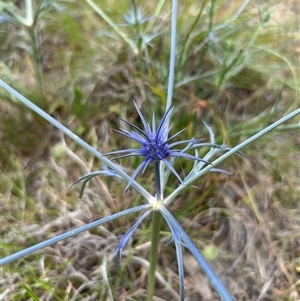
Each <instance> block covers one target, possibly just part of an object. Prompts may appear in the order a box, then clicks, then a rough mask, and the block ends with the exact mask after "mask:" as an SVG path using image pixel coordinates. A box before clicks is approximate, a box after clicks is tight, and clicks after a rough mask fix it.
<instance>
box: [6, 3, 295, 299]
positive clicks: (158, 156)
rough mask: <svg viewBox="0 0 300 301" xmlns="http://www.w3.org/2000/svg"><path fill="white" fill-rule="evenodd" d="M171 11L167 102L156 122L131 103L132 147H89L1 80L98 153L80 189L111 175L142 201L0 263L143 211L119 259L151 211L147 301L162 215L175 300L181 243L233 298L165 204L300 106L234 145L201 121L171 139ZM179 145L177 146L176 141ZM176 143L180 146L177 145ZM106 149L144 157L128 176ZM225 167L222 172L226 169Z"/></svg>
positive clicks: (215, 284) (126, 133) (151, 291)
mask: <svg viewBox="0 0 300 301" xmlns="http://www.w3.org/2000/svg"><path fill="white" fill-rule="evenodd" d="M89 2H91V1H89ZM176 11H177V1H176V0H173V8H172V28H171V52H170V71H169V82H168V94H167V105H166V112H165V114H164V115H163V117H162V118H161V120H160V122H159V123H157V122H156V120H155V117H154V114H153V119H152V126H150V125H149V124H148V123H147V121H146V120H145V118H144V116H143V114H142V112H141V110H140V109H139V108H138V106H137V105H136V103H134V105H135V107H136V110H137V112H138V114H139V116H140V119H141V121H142V123H143V127H144V128H143V129H141V128H139V127H137V126H136V125H134V124H132V123H130V122H128V121H126V120H123V122H125V123H126V124H127V125H129V126H130V127H131V128H132V131H127V130H124V129H122V130H121V131H119V133H120V134H122V135H124V136H126V137H127V138H129V139H133V140H135V141H136V142H138V143H139V144H140V147H139V148H137V149H125V150H116V151H112V152H110V153H107V154H101V153H100V152H99V151H98V150H96V149H94V148H93V147H92V146H90V145H89V144H87V143H86V142H84V141H83V140H82V139H80V138H79V137H78V136H76V135H75V134H74V133H73V132H72V131H70V130H69V129H67V128H66V127H64V126H63V125H62V124H60V123H59V122H58V121H57V120H55V119H54V118H52V117H51V116H50V115H48V114H47V113H46V112H44V111H43V110H41V109H40V108H39V107H37V106H36V105H35V104H33V103H32V102H31V101H30V100H28V99H27V98H25V97H24V96H22V95H21V94H19V93H18V92H17V91H16V90H14V89H13V88H12V87H10V86H9V85H8V84H6V83H5V82H3V81H2V80H0V85H1V87H2V88H4V89H6V90H7V91H8V92H10V93H11V94H13V95H14V96H15V97H16V98H17V99H18V100H20V101H21V102H22V103H23V104H25V105H27V106H28V107H29V108H31V109H32V110H33V111H35V112H36V113H38V114H39V115H40V116H42V117H43V118H45V119H46V120H47V121H49V122H50V123H51V124H53V125H54V126H56V127H57V128H58V129H59V130H61V131H62V132H63V133H64V134H66V135H67V136H69V137H70V138H71V139H73V140H74V141H76V142H77V143H78V144H79V145H81V146H82V147H84V148H85V149H86V150H88V151H89V152H91V153H92V154H93V155H95V156H96V157H97V158H98V159H100V160H101V161H102V163H103V168H102V170H100V171H95V172H92V173H89V174H87V175H84V176H83V177H81V178H79V179H78V180H77V181H76V182H75V183H74V184H76V183H78V182H82V189H83V188H84V186H85V184H86V183H87V181H89V180H90V179H91V178H92V177H94V176H99V175H102V176H110V177H115V178H117V179H118V180H122V181H123V182H125V183H126V184H125V185H126V186H125V192H126V191H127V190H128V189H130V188H132V189H135V190H136V191H137V192H138V193H139V194H140V195H141V196H142V197H143V198H144V199H145V201H146V204H143V205H140V206H136V207H132V208H129V209H126V210H124V211H121V212H119V213H116V214H113V215H110V216H106V217H104V218H102V219H100V220H97V221H94V222H91V223H89V224H87V225H84V226H81V227H78V228H76V229H73V230H71V231H68V232H66V233H63V234H61V235H58V236H56V237H53V238H51V239H48V240H45V241H43V242H41V243H38V244H36V245H34V246H32V247H29V248H27V249H24V250H22V251H19V252H17V253H15V254H12V255H9V256H7V257H5V258H2V259H1V260H0V266H2V265H4V264H8V263H10V262H13V261H15V260H18V259H19V258H21V257H24V256H26V255H29V254H31V253H33V252H35V251H37V250H40V249H43V248H45V247H47V246H49V245H52V244H55V243H57V242H59V241H61V240H63V239H66V238H69V237H72V236H74V235H76V234H79V233H81V232H84V231H86V230H89V229H92V228H94V227H97V226H99V225H101V224H104V223H106V222H109V221H112V220H114V219H117V218H119V217H122V216H125V215H128V214H131V213H134V212H139V211H143V213H142V214H141V215H140V217H139V218H138V220H137V221H136V222H135V224H134V225H133V226H132V227H131V228H130V229H129V230H128V231H127V232H126V234H125V235H124V236H123V237H122V239H121V240H120V243H119V244H118V246H117V247H116V249H115V254H116V259H117V260H119V259H120V257H121V253H122V250H123V248H124V246H125V244H126V243H127V241H128V240H129V238H130V237H131V236H132V234H133V232H134V231H135V229H136V228H137V227H138V226H139V225H140V223H141V222H142V221H143V220H144V219H145V218H146V217H147V216H148V215H149V214H150V213H152V215H153V217H152V218H153V222H152V229H151V230H152V231H151V233H152V237H151V253H150V268H149V273H148V288H147V290H148V293H147V296H148V300H149V301H151V300H152V299H153V296H154V283H155V271H156V262H157V251H158V239H159V232H160V224H161V220H162V218H164V219H165V220H166V222H167V224H168V226H169V228H170V232H171V234H172V241H173V242H174V244H175V247H176V255H177V263H178V273H179V283H180V300H184V269H183V256H182V248H183V247H185V248H187V249H189V250H190V252H191V253H192V255H193V256H194V257H195V259H196V260H197V262H198V264H199V266H200V267H201V268H202V270H203V272H204V273H205V275H206V276H207V278H208V279H209V281H210V283H211V285H212V286H213V287H214V288H215V290H216V291H217V292H218V293H219V295H220V297H221V298H222V299H223V300H225V301H231V300H233V298H232V296H231V295H230V293H229V292H228V291H227V289H226V288H225V287H224V286H223V284H222V283H221V281H220V279H219V278H218V276H217V275H216V274H215V273H214V271H213V269H212V268H211V267H210V265H209V264H208V263H207V262H206V261H205V259H204V258H203V256H202V255H201V253H200V251H199V250H198V249H197V248H196V246H195V245H194V243H193V242H192V240H191V239H190V238H189V236H188V235H187V234H186V232H185V231H184V230H183V228H182V227H181V226H180V224H179V223H178V222H177V220H176V219H175V218H174V217H173V215H172V214H171V213H170V212H169V210H168V209H167V207H168V205H169V204H170V203H171V202H172V201H173V200H174V199H175V198H176V197H177V196H178V195H179V194H180V193H181V192H182V190H184V189H185V187H187V186H189V185H191V184H192V183H193V182H194V181H195V180H196V179H198V178H199V177H200V176H203V175H204V174H205V173H206V172H208V171H218V172H225V171H223V170H220V169H217V168H216V166H217V165H218V164H219V163H220V162H222V161H223V160H224V159H226V158H227V157H229V156H231V155H232V154H235V153H238V152H240V150H241V149H242V148H243V147H245V146H246V145H249V144H250V143H252V142H253V141H255V140H256V139H258V138H260V137H261V136H263V135H264V134H266V133H268V132H269V131H271V130H272V129H274V128H275V127H277V126H278V125H280V124H282V123H284V122H285V121H287V120H289V119H291V118H292V117H294V116H296V115H297V114H299V113H300V109H297V110H295V111H293V112H292V113H290V114H288V115H286V116H285V117H283V118H281V119H280V120H278V121H277V122H275V123H273V124H272V125H270V126H268V127H267V128H265V129H263V130H262V131H260V132H259V133H257V134H256V135H254V136H252V137H251V138H249V139H247V140H246V141H244V142H242V143H241V144H239V145H238V146H236V147H234V148H228V147H227V146H226V145H216V143H215V140H214V134H213V132H212V130H211V129H210V128H209V126H208V125H206V124H205V123H204V125H205V126H206V128H207V130H208V132H209V135H210V143H203V142H202V140H201V139H196V138H195V139H191V140H181V141H177V142H173V141H174V140H173V139H174V138H175V137H177V136H178V135H179V134H182V132H183V130H181V131H179V132H178V133H175V134H173V135H172V134H170V131H171V126H170V118H171V116H172V113H173V107H172V90H173V81H174V70H175V46H176ZM180 146H181V147H180ZM201 146H206V147H207V146H208V147H210V150H209V151H208V152H207V154H206V155H205V156H204V157H203V158H199V156H198V148H200V147H201ZM177 147H179V149H177ZM191 149H193V150H194V152H195V153H194V155H190V154H188V153H187V151H188V150H191ZM216 154H219V157H218V158H217V159H214V160H213V158H214V157H215V155H216ZM110 155H113V156H114V155H116V156H114V157H113V160H116V159H120V158H123V157H128V156H140V157H142V158H143V161H142V162H141V163H140V165H139V166H138V167H137V169H136V170H135V171H134V172H133V174H132V175H131V176H130V175H128V174H127V173H126V172H125V171H124V169H123V168H122V167H121V166H120V165H117V164H115V163H114V162H113V161H112V160H109V159H108V158H107V157H108V156H110ZM179 159H182V160H186V159H188V160H192V161H194V165H193V168H192V169H191V170H190V172H189V173H188V174H187V175H186V176H185V177H184V178H181V177H180V175H179V174H178V171H176V170H175V169H174V167H173V166H174V162H175V160H179ZM148 167H149V168H153V170H154V176H155V183H156V189H155V194H154V195H152V194H150V193H149V192H148V191H147V190H146V189H145V188H144V187H142V186H141V185H140V184H139V183H138V182H137V181H136V178H137V176H138V174H139V173H140V172H141V173H143V172H144V171H145V170H146V168H148ZM170 173H173V174H174V175H175V176H176V178H177V179H178V186H177V187H176V188H175V189H174V191H173V192H172V193H171V194H169V195H168V196H165V195H164V190H165V186H166V183H167V181H168V177H169V175H170ZM225 173H226V172H225Z"/></svg>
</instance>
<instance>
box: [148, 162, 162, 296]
mask: <svg viewBox="0 0 300 301" xmlns="http://www.w3.org/2000/svg"><path fill="white" fill-rule="evenodd" d="M154 174H155V184H156V200H157V201H160V200H162V198H163V195H162V190H161V186H160V183H161V181H160V169H159V161H155V162H154ZM161 221H162V215H161V214H160V212H158V211H154V212H153V218H152V233H151V249H150V268H149V273H148V288H147V291H148V301H152V299H153V294H154V288H155V271H156V266H157V255H158V243H159V233H160V227H161Z"/></svg>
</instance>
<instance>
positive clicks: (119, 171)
mask: <svg viewBox="0 0 300 301" xmlns="http://www.w3.org/2000/svg"><path fill="white" fill-rule="evenodd" d="M0 87H3V88H4V89H5V90H7V91H8V92H10V93H11V94H12V95H14V96H15V97H16V98H17V99H18V100H19V101H21V102H22V103H23V104H25V105H26V106H27V107H29V108H30V109H31V110H33V111H34V112H36V113H37V114H39V115H40V116H42V117H43V118H44V119H45V120H47V121H48V122H50V123H51V124H52V125H54V126H55V127H57V128H58V129H59V130H60V131H62V132H63V133H64V134H66V135H67V136H69V137H70V138H71V139H72V140H74V141H75V142H76V143H78V144H79V145H81V146H82V147H84V148H85V149H86V150H87V151H89V152H90V153H92V154H93V155H94V156H95V157H97V158H98V159H100V160H101V161H102V162H103V163H104V164H105V165H106V166H107V167H109V168H111V169H112V170H114V171H115V172H116V173H117V174H118V175H119V176H120V177H121V178H122V179H124V180H125V182H127V183H128V182H129V181H130V178H131V177H130V176H129V175H127V174H126V173H125V172H124V171H123V170H122V168H120V167H119V166H118V165H116V164H114V163H113V162H112V161H110V160H109V159H107V158H106V157H105V156H103V155H102V154H101V153H100V152H99V151H98V150H96V149H95V148H93V147H92V146H90V145H89V144H88V143H86V142H85V141H83V140H82V139H81V138H80V137H78V136H77V135H75V134H74V133H73V132H72V131H70V130H69V129H68V128H66V127H65V126H63V125H62V124H61V123H60V122H58V121H57V120H55V119H54V118H53V117H51V116H50V115H49V114H47V113H46V112H45V111H44V110H42V109H40V108H39V107H38V106H37V105H35V104H34V103H33V102H31V101H30V100H29V99H27V98H26V97H24V96H23V95H22V94H20V93H18V92H17V91H16V90H14V89H13V88H12V87H11V86H9V85H8V84H7V83H5V82H4V81H3V80H1V79H0ZM131 186H132V187H133V188H134V189H135V190H136V191H138V192H139V193H140V194H141V195H142V196H143V197H144V198H145V199H147V201H148V202H149V203H152V204H153V203H154V202H155V200H154V197H153V196H152V195H151V194H150V193H149V192H148V191H147V190H146V189H145V188H144V187H142V186H141V185H140V184H138V183H137V182H136V181H133V182H132V183H131Z"/></svg>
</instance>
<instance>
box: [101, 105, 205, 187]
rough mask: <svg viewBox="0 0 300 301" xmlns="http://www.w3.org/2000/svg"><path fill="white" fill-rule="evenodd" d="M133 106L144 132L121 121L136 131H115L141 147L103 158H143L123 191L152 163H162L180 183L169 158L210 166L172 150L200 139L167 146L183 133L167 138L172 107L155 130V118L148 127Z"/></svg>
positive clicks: (115, 152)
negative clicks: (183, 159) (179, 158)
mask: <svg viewBox="0 0 300 301" xmlns="http://www.w3.org/2000/svg"><path fill="white" fill-rule="evenodd" d="M134 105H135V108H136V110H137V112H138V114H139V116H140V118H141V121H142V123H143V126H144V130H142V129H140V128H139V127H137V126H136V125H134V124H132V123H131V122H129V121H127V120H124V119H122V121H123V122H125V123H126V124H128V125H129V126H131V127H132V128H134V129H135V130H136V131H127V130H124V129H121V131H117V132H118V133H120V134H122V135H124V136H126V137H128V138H130V139H132V140H135V141H136V142H138V143H139V144H140V145H141V147H140V148H134V149H125V150H120V151H113V152H109V153H106V154H105V156H106V155H117V154H124V155H121V156H118V157H116V158H114V160H115V159H120V158H125V157H131V156H142V157H144V158H145V160H144V161H143V162H142V163H141V164H140V165H139V166H138V167H137V169H136V170H135V171H134V173H133V175H132V177H131V179H130V181H129V183H128V185H127V187H126V189H125V191H127V190H128V188H129V186H130V185H131V183H132V182H133V181H134V179H135V177H136V176H137V174H138V173H139V172H140V170H142V173H144V172H145V170H146V168H147V166H148V165H149V164H150V163H152V162H157V161H162V162H163V163H164V164H165V165H166V166H167V167H168V168H169V169H170V170H171V172H172V173H173V174H174V175H175V176H176V177H177V178H178V180H179V181H180V182H181V183H182V180H181V178H180V176H179V175H178V173H177V172H176V171H175V169H174V168H173V166H172V165H171V163H170V162H169V161H168V160H167V159H168V158H169V157H184V158H188V159H191V160H196V161H201V162H205V163H207V164H210V163H209V162H208V161H205V160H203V159H200V158H198V157H195V156H192V155H189V154H186V153H185V152H184V151H183V150H176V149H172V148H173V147H174V146H177V145H179V144H187V143H190V144H191V143H192V144H194V143H198V142H199V141H202V139H192V140H182V141H178V142H174V143H171V144H169V142H170V141H171V140H173V139H174V138H175V137H176V136H178V135H179V134H180V133H181V132H183V131H184V129H183V130H181V131H179V132H178V133H176V134H175V135H173V136H171V137H170V138H168V135H169V133H170V130H171V127H169V126H168V124H169V119H170V116H171V114H172V112H173V108H174V107H170V108H169V109H168V110H167V112H166V113H165V114H164V116H163V117H162V119H161V121H160V123H159V125H158V127H157V128H156V126H155V117H154V115H153V120H152V128H151V127H150V125H149V124H148V123H147V122H146V120H145V118H144V116H143V114H142V112H141V111H140V109H139V108H138V106H137V104H136V103H135V102H134Z"/></svg>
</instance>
